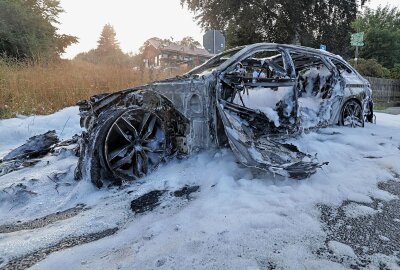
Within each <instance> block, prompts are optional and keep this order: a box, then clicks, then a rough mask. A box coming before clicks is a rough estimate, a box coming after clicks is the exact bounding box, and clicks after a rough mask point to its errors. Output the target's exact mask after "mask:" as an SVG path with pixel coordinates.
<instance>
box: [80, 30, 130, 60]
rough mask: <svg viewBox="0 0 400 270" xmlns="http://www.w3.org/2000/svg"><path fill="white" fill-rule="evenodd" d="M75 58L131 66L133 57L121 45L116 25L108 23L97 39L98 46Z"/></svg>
mask: <svg viewBox="0 0 400 270" xmlns="http://www.w3.org/2000/svg"><path fill="white" fill-rule="evenodd" d="M75 59H77V60H82V61H86V62H89V63H93V64H106V65H119V66H131V65H132V61H133V60H132V57H131V56H130V55H128V54H125V53H124V52H123V51H122V50H121V48H120V47H119V43H118V40H117V38H116V33H115V30H114V27H113V26H111V25H110V24H106V25H105V26H104V27H103V30H102V32H101V34H100V38H99V40H98V41H97V48H96V49H92V50H90V51H88V52H84V53H80V54H78V55H77V56H76V57H75Z"/></svg>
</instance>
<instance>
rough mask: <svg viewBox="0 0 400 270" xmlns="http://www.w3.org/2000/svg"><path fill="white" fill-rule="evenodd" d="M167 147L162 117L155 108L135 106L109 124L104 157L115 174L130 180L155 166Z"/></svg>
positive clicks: (144, 173)
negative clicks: (148, 108) (147, 108)
mask: <svg viewBox="0 0 400 270" xmlns="http://www.w3.org/2000/svg"><path fill="white" fill-rule="evenodd" d="M166 148H167V142H166V132H165V126H164V123H163V120H162V119H161V118H160V117H159V116H158V115H157V114H156V113H155V112H154V111H148V110H146V109H143V108H136V109H132V110H128V111H126V112H124V113H123V114H122V115H120V116H119V117H118V118H117V119H116V120H115V121H114V122H113V123H112V124H111V125H110V127H109V129H108V132H107V135H106V137H105V140H104V159H105V163H106V165H107V167H108V169H109V170H110V172H111V173H112V174H113V175H114V177H116V178H118V179H122V180H132V179H136V178H140V177H143V176H144V175H146V174H147V173H149V172H151V171H153V170H154V169H156V168H157V167H158V166H159V165H160V163H161V162H162V161H163V159H164V157H165V156H166V153H167V149H166Z"/></svg>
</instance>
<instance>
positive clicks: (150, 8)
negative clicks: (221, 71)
mask: <svg viewBox="0 0 400 270" xmlns="http://www.w3.org/2000/svg"><path fill="white" fill-rule="evenodd" d="M385 3H388V4H390V5H392V6H397V7H399V8H400V0H386V1H385V0H383V1H382V0H370V1H369V3H368V6H370V7H371V8H376V7H377V6H378V5H379V4H382V5H384V4H385ZM61 7H62V8H63V9H64V10H65V12H64V13H62V14H61V15H60V17H59V21H60V25H59V29H60V30H59V32H60V33H62V34H69V35H74V36H77V37H78V38H79V43H78V44H74V45H71V46H70V47H68V48H67V50H66V53H65V54H64V55H63V57H64V58H73V57H74V56H75V55H76V54H78V53H80V52H85V51H89V50H91V49H94V48H96V46H97V40H98V39H99V36H100V33H101V30H102V29H103V26H104V25H105V24H107V23H110V24H111V25H112V26H113V27H114V29H115V32H116V33H117V39H118V41H119V43H120V46H121V49H122V50H123V51H124V52H133V53H136V52H137V51H138V49H139V48H140V46H142V45H143V43H144V42H145V41H146V40H147V39H149V38H151V37H159V38H171V37H172V38H173V39H174V40H181V39H182V38H183V37H185V36H192V37H193V38H194V39H195V40H197V41H199V42H200V43H202V40H203V38H202V37H203V34H204V32H203V31H202V30H201V28H200V27H199V26H198V25H197V23H196V22H195V21H194V19H193V17H194V14H193V13H191V12H190V11H188V10H187V9H186V8H183V7H182V6H181V5H180V0H101V1H99V0H84V1H82V0H61Z"/></svg>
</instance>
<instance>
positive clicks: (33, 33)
mask: <svg viewBox="0 0 400 270" xmlns="http://www.w3.org/2000/svg"><path fill="white" fill-rule="evenodd" d="M61 12H63V10H62V9H61V7H60V3H59V1H58V0H0V18H1V19H0V53H1V54H2V55H3V56H6V57H12V58H16V59H20V60H22V59H31V60H37V59H43V58H45V59H49V58H52V57H59V55H60V54H61V53H63V52H64V51H65V48H66V47H68V46H69V45H71V44H73V43H76V42H77V41H78V39H77V38H76V37H74V36H70V35H60V34H57V30H58V29H57V27H56V26H55V25H57V24H58V21H57V18H58V15H59V14H60V13H61Z"/></svg>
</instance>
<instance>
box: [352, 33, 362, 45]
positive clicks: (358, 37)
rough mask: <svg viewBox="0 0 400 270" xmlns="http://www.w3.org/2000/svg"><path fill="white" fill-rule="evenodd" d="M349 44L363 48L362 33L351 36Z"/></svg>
mask: <svg viewBox="0 0 400 270" xmlns="http://www.w3.org/2000/svg"><path fill="white" fill-rule="evenodd" d="M350 42H351V46H357V47H359V46H364V32H360V33H355V34H352V35H351V40H350Z"/></svg>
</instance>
